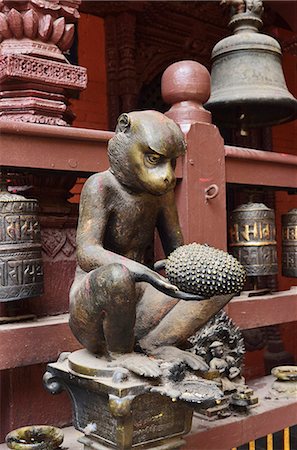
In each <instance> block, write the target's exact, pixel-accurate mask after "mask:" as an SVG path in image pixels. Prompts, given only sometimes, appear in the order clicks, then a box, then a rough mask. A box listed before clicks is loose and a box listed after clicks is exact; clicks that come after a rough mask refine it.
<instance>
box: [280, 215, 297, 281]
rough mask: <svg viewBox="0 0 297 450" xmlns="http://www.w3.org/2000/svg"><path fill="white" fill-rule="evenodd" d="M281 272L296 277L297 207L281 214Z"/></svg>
mask: <svg viewBox="0 0 297 450" xmlns="http://www.w3.org/2000/svg"><path fill="white" fill-rule="evenodd" d="M282 273H283V275H284V276H286V277H297V208H295V209H291V210H290V211H289V212H288V213H287V214H283V215H282Z"/></svg>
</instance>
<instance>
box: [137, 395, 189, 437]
mask: <svg viewBox="0 0 297 450" xmlns="http://www.w3.org/2000/svg"><path fill="white" fill-rule="evenodd" d="M144 404H145V405H146V407H145V408H143V405H144ZM132 411H133V413H132V414H133V444H134V445H135V444H140V443H145V442H147V441H150V440H152V439H158V438H162V437H164V436H166V437H169V436H171V435H172V436H174V435H177V434H183V433H185V432H186V430H185V423H186V419H185V418H186V407H184V406H183V405H182V404H181V403H180V402H177V403H175V404H174V403H172V401H171V399H168V398H165V397H160V396H158V395H154V394H144V395H142V396H139V397H137V398H136V399H135V401H134V402H133V410H132Z"/></svg>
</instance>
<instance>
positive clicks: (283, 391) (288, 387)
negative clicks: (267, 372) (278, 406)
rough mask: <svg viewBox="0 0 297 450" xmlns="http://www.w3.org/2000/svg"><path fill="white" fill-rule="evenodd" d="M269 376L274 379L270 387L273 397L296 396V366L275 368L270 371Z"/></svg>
mask: <svg viewBox="0 0 297 450" xmlns="http://www.w3.org/2000/svg"><path fill="white" fill-rule="evenodd" d="M271 374H272V375H273V376H275V378H276V380H275V381H274V382H273V383H272V386H271V393H272V394H273V396H275V397H291V396H294V397H296V396H297V366H277V367H274V368H273V369H272V370H271Z"/></svg>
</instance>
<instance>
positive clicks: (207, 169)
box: [162, 61, 227, 250]
mask: <svg viewBox="0 0 297 450" xmlns="http://www.w3.org/2000/svg"><path fill="white" fill-rule="evenodd" d="M209 94H210V76H209V73H208V71H207V69H206V68H205V67H204V66H202V65H201V64H199V63H197V62H195V61H181V62H177V63H174V64H172V65H171V66H169V67H168V68H167V69H166V70H165V72H164V74H163V77H162V95H163V98H164V100H165V101H166V102H167V103H169V104H171V105H172V107H171V109H170V110H169V111H168V112H167V113H166V115H167V116H168V117H170V118H172V119H173V120H175V121H176V122H177V123H178V124H179V125H180V127H181V129H182V130H183V132H184V133H185V137H186V141H187V153H186V156H185V157H184V159H183V162H182V168H180V167H179V168H178V169H177V174H178V176H179V174H180V175H181V178H182V180H181V182H180V183H178V185H177V189H176V194H177V203H178V209H179V216H180V221H181V226H182V228H183V233H184V237H185V242H194V241H196V242H200V243H207V244H209V245H212V246H214V247H218V248H221V249H224V250H226V247H227V241H226V236H227V232H226V191H225V155H224V141H223V139H222V137H221V135H220V133H219V131H218V129H217V128H216V126H215V125H213V124H212V123H211V114H210V113H209V112H208V111H206V110H205V109H204V108H203V103H205V102H206V101H207V99H208V97H209ZM179 169H181V172H180V170H179Z"/></svg>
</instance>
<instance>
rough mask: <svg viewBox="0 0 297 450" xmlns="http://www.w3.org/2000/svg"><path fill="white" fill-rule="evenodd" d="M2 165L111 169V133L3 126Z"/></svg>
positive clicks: (0, 130)
mask: <svg viewBox="0 0 297 450" xmlns="http://www.w3.org/2000/svg"><path fill="white" fill-rule="evenodd" d="M0 135H1V140H0V166H1V167H3V166H7V167H14V168H30V167H34V168H35V169H51V170H66V171H72V172H79V173H94V172H98V171H103V170H105V169H106V168H107V167H108V161H107V152H106V150H107V143H108V140H109V139H110V138H111V137H112V136H113V135H114V133H112V132H110V131H98V130H88V129H85V128H70V127H58V126H52V125H40V124H31V123H18V122H1V123H0Z"/></svg>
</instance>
